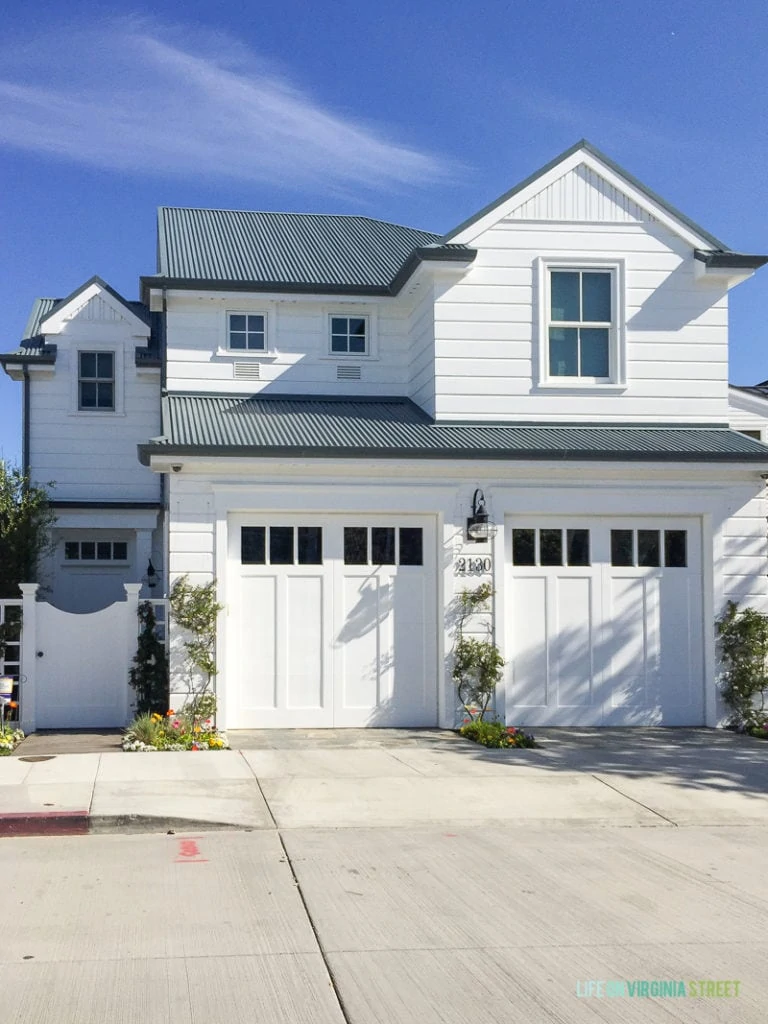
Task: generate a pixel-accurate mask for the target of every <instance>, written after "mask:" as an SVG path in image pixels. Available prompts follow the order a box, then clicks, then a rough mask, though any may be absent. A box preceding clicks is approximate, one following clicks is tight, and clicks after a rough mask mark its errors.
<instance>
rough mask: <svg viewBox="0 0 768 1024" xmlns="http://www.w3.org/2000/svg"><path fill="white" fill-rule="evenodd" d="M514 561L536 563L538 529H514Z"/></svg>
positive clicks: (515, 562)
mask: <svg viewBox="0 0 768 1024" xmlns="http://www.w3.org/2000/svg"><path fill="white" fill-rule="evenodd" d="M512 561H513V562H514V564H515V565H536V531H535V530H513V531H512Z"/></svg>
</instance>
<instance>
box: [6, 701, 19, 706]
mask: <svg viewBox="0 0 768 1024" xmlns="http://www.w3.org/2000/svg"><path fill="white" fill-rule="evenodd" d="M18 706H19V702H18V701H17V700H9V701H8V707H9V708H17V707H18Z"/></svg>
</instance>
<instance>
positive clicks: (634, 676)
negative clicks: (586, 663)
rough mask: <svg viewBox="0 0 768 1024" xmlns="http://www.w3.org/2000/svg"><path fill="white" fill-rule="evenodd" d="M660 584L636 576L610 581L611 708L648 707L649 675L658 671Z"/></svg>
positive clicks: (607, 621)
mask: <svg viewBox="0 0 768 1024" xmlns="http://www.w3.org/2000/svg"><path fill="white" fill-rule="evenodd" d="M658 582H659V581H658V579H657V578H650V579H649V578H647V577H640V576H637V575H632V576H622V577H618V578H616V577H613V578H610V579H609V581H608V588H607V600H606V615H605V628H604V630H603V632H604V635H605V637H606V654H607V658H606V661H607V679H608V690H609V699H610V703H611V707H614V708H621V707H638V708H645V707H647V706H648V675H649V673H650V674H651V675H652V674H653V672H654V669H658V664H657V663H656V662H655V659H656V656H657V652H658V647H659V623H658V612H659V601H658Z"/></svg>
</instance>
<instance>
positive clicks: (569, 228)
mask: <svg viewBox="0 0 768 1024" xmlns="http://www.w3.org/2000/svg"><path fill="white" fill-rule="evenodd" d="M473 245H474V246H475V247H476V248H477V249H478V255H477V259H476V260H475V263H474V264H473V265H472V267H471V268H470V270H469V271H468V272H467V274H466V275H465V277H464V278H463V279H462V280H461V281H459V282H458V283H456V284H454V285H453V286H452V287H450V288H448V289H446V290H445V292H444V293H443V294H442V295H441V296H440V297H439V298H438V300H437V301H436V304H435V362H436V414H437V417H438V419H440V418H449V419H455V418H458V419H479V420H483V419H486V420H487V419H499V418H501V419H504V418H509V419H527V420H560V421H563V420H579V419H587V420H590V421H593V420H605V421H610V420H629V421H638V422H642V421H653V420H656V421H666V422H669V421H679V422H685V421H688V422H691V421H695V422H721V423H722V422H725V421H726V419H727V370H728V329H727V324H728V311H727V296H726V294H725V293H724V292H723V291H722V289H721V288H720V287H718V286H714V285H712V284H711V283H708V282H703V281H697V280H695V278H694V260H693V254H692V250H691V249H690V247H688V246H687V245H686V244H685V243H683V242H681V241H680V240H679V239H677V238H676V237H674V236H673V235H672V234H671V233H669V232H668V231H667V230H666V229H664V228H662V227H661V226H660V225H658V224H650V223H642V224H641V223H630V222H626V223H599V224H589V225H585V224H579V225H577V224H573V223H563V222H551V223H544V222H541V223H527V222H521V221H517V220H514V219H512V218H506V219H504V220H502V221H501V222H500V223H498V224H497V225H496V226H494V227H492V228H490V229H488V230H487V231H485V232H484V233H483V234H482V235H481V236H480V237H479V238H477V239H476V240H475V241H474V242H473ZM580 256H583V257H584V258H598V259H605V260H616V259H623V260H624V261H625V272H626V281H625V284H626V287H625V296H624V300H625V313H626V317H625V320H626V359H627V385H626V388H624V389H623V390H622V391H621V392H617V391H606V390H603V391H600V390H596V389H591V390H589V389H585V390H583V391H579V390H578V389H576V388H570V389H562V388H558V389H553V388H550V389H548V388H546V387H541V388H540V387H538V386H537V358H538V343H539V342H538V331H539V324H538V309H537V304H538V298H537V283H536V282H537V265H538V264H537V260H538V259H539V258H548V259H549V258H551V259H558V258H568V259H578V258H579V257H580Z"/></svg>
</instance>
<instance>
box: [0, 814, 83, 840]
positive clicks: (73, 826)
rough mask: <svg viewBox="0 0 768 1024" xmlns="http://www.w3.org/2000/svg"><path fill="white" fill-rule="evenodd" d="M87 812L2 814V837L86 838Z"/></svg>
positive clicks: (0, 830)
mask: <svg viewBox="0 0 768 1024" xmlns="http://www.w3.org/2000/svg"><path fill="white" fill-rule="evenodd" d="M88 825H89V822H88V812H87V811H33V812H32V813H30V812H29V811H19V812H16V813H14V812H11V813H8V814H0V837H2V836H84V835H87V834H88V832H89V827H88Z"/></svg>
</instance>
